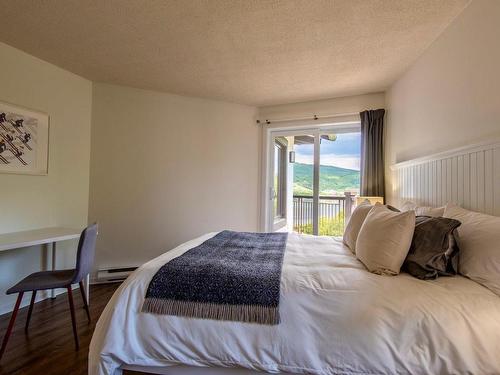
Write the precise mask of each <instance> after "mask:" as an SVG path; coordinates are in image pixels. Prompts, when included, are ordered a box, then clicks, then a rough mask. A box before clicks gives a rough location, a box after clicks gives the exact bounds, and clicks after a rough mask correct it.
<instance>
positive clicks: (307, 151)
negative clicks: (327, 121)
mask: <svg viewBox="0 0 500 375" xmlns="http://www.w3.org/2000/svg"><path fill="white" fill-rule="evenodd" d="M360 148H361V134H360V133H345V134H338V135H337V140H335V141H327V140H325V139H322V140H321V147H320V164H321V165H333V166H335V167H341V168H347V169H355V170H357V171H359V155H360ZM294 150H295V162H297V163H304V164H313V153H314V148H313V145H295V147H294Z"/></svg>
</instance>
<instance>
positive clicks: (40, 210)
mask: <svg viewBox="0 0 500 375" xmlns="http://www.w3.org/2000/svg"><path fill="white" fill-rule="evenodd" d="M0 83H1V84H0V86H1V89H0V100H1V101H5V102H9V103H13V104H17V105H20V106H23V107H27V108H32V109H36V110H39V111H42V112H46V113H48V114H49V115H50V130H49V138H50V139H49V173H48V175H47V176H29V175H14V174H2V173H0V189H1V192H2V194H1V198H0V207H1V210H2V215H0V233H6V232H14V231H22V230H29V229H38V228H43V227H49V226H67V227H74V228H82V227H84V226H85V225H86V223H87V212H88V191H89V159H90V121H91V105H92V97H91V96H92V85H91V82H90V81H88V80H85V79H83V78H80V77H78V76H76V75H74V74H72V73H69V72H67V71H65V70H62V69H60V68H58V67H56V66H54V65H51V64H49V63H46V62H44V61H41V60H39V59H37V58H35V57H32V56H30V55H27V54H25V53H23V52H21V51H19V50H17V49H14V48H12V47H10V46H7V45H5V44H2V43H0ZM75 250H76V242H75V241H68V243H64V244H63V243H61V245H60V246H59V247H58V262H57V266H58V267H59V268H71V267H74V265H75ZM45 260H46V259H45V258H44V257H43V256H42V251H41V249H40V248H39V247H31V248H26V249H17V250H11V251H4V252H0V313H3V312H6V311H9V310H11V309H12V307H13V305H14V302H15V298H16V296H15V295H14V296H6V295H5V291H6V290H7V289H8V288H9V287H10V286H12V285H13V284H15V283H16V282H17V281H19V280H20V279H22V278H23V277H24V276H26V275H28V274H29V273H31V272H35V271H39V270H40V269H41V267H44V266H45V265H46V264H45ZM29 298H30V296H29V295H28V296H25V299H24V303H27V302H28V300H29Z"/></svg>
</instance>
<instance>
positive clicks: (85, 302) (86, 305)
mask: <svg viewBox="0 0 500 375" xmlns="http://www.w3.org/2000/svg"><path fill="white" fill-rule="evenodd" d="M80 292H81V293H82V299H83V307H84V308H85V311H86V312H87V319H88V320H89V323H90V311H89V305H88V303H87V296H86V295H85V289H84V288H83V281H80Z"/></svg>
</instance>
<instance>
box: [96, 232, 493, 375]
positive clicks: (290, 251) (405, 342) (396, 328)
mask: <svg viewBox="0 0 500 375" xmlns="http://www.w3.org/2000/svg"><path fill="white" fill-rule="evenodd" d="M213 235H215V233H212V234H208V235H205V236H202V237H200V238H197V239H195V240H192V241H189V242H187V243H185V244H183V245H181V246H179V247H177V248H176V249H174V250H172V251H169V252H167V253H165V254H163V255H161V256H159V257H158V258H156V259H153V260H152V261H150V262H148V263H146V264H145V265H143V266H142V267H141V268H140V269H138V270H137V271H136V272H134V273H133V274H132V275H131V276H130V277H129V278H128V279H127V281H125V282H124V283H123V285H122V286H121V287H120V288H119V289H118V290H117V292H116V293H115V294H114V296H113V298H112V299H111V300H110V302H109V303H108V305H107V306H106V308H105V310H104V312H103V313H102V315H101V317H100V319H99V322H98V323H97V327H96V329H95V332H94V336H93V338H92V342H91V345H90V355H89V374H90V375H116V374H119V373H120V372H121V370H120V368H121V366H124V365H139V366H149V367H162V368H165V367H166V366H172V365H178V364H186V365H191V366H223V367H243V368H248V369H254V370H262V371H268V372H292V373H307V374H500V297H499V296H497V295H495V294H493V293H492V292H491V291H489V290H488V289H486V288H484V287H482V286H481V285H479V284H477V283H475V282H473V281H470V280H468V279H466V278H463V277H442V278H439V279H438V280H436V281H421V280H418V279H416V278H413V277H412V276H409V275H407V274H401V275H399V276H396V277H389V276H379V275H374V274H371V273H369V272H368V271H366V269H365V268H364V266H363V265H362V264H361V263H360V262H359V261H358V260H357V259H356V258H355V257H354V255H353V254H351V252H350V251H349V250H348V249H347V248H346V247H345V246H344V245H343V244H342V242H341V240H339V239H334V238H331V237H314V236H305V235H297V234H290V235H289V237H288V243H287V249H286V253H285V258H284V262H283V274H282V279H281V302H280V314H281V320H282V322H281V323H280V324H279V325H277V326H264V325H257V324H247V323H239V322H226V321H215V320H202V319H189V318H180V317H175V316H164V315H153V314H145V313H142V312H141V307H142V303H143V300H144V296H145V293H146V290H147V287H148V285H149V282H150V280H151V278H152V277H153V275H154V274H155V273H156V271H157V270H158V269H159V268H160V267H161V266H162V265H163V264H165V263H166V262H167V261H169V260H170V259H173V258H175V257H177V256H179V255H181V254H182V253H184V252H185V251H187V250H188V249H190V248H192V247H194V246H197V245H199V244H201V243H202V242H203V241H205V240H207V239H208V238H210V237H212V236H213Z"/></svg>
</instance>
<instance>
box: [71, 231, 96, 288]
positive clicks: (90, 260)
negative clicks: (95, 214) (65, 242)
mask: <svg viewBox="0 0 500 375" xmlns="http://www.w3.org/2000/svg"><path fill="white" fill-rule="evenodd" d="M97 229H98V227H97V223H94V224H92V225H89V226H88V227H87V228H85V229H84V230H83V232H82V234H81V235H80V241H78V252H77V253H76V271H75V276H74V277H73V281H72V282H71V283H72V284H76V283H79V282H80V281H82V280H83V279H84V278H85V277H86V276H87V275H88V274H89V273H90V272H91V271H92V266H93V264H94V255H95V243H96V239H97Z"/></svg>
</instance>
